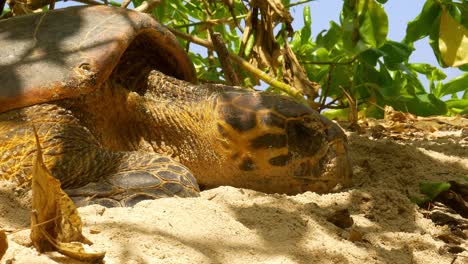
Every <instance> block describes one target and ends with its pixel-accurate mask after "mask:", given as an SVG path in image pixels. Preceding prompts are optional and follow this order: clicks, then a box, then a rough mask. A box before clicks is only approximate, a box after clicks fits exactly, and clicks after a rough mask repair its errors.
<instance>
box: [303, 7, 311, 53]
mask: <svg viewBox="0 0 468 264" xmlns="http://www.w3.org/2000/svg"><path fill="white" fill-rule="evenodd" d="M302 16H303V18H304V27H303V28H302V29H301V43H302V44H305V43H307V42H308V41H309V39H310V36H311V35H312V30H311V27H312V22H311V21H312V16H311V15H310V6H308V5H307V6H305V7H304V11H303V13H302Z"/></svg>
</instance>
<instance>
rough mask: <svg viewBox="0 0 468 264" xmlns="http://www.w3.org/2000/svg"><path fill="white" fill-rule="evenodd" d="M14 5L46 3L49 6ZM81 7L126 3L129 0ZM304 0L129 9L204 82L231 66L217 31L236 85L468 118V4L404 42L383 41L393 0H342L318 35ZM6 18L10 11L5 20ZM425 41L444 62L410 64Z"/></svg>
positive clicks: (423, 17)
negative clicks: (154, 23) (172, 36)
mask: <svg viewBox="0 0 468 264" xmlns="http://www.w3.org/2000/svg"><path fill="white" fill-rule="evenodd" d="M0 1H2V0H0ZM8 1H10V5H9V7H11V6H14V4H13V5H12V4H11V2H12V1H13V0H8ZM41 1H42V2H41ZM103 1H104V0H103ZM16 2H25V3H26V5H29V6H30V7H31V2H41V3H40V4H38V5H36V6H35V7H34V8H37V7H38V6H41V4H42V5H44V4H45V5H46V6H45V8H47V6H50V3H49V2H50V1H49V0H16ZM80 2H85V3H87V4H96V3H97V4H99V3H100V4H109V5H115V6H121V5H124V6H127V5H128V4H129V3H130V0H128V1H125V0H124V1H123V2H124V3H117V2H112V1H110V2H107V1H105V2H103V3H101V2H94V1H91V0H80ZM307 2H310V0H309V1H307V0H297V1H289V0H283V1H281V0H250V1H247V0H244V1H242V0H165V1H159V0H152V1H150V0H147V1H143V0H131V3H130V4H131V6H133V7H135V8H136V9H138V7H140V9H139V10H140V11H145V12H148V13H151V14H152V15H153V16H154V17H156V19H158V20H159V21H160V22H161V23H162V24H165V25H167V26H168V27H169V28H171V29H172V30H173V32H174V33H176V35H177V36H178V37H179V39H180V41H181V43H182V45H183V46H184V47H185V48H186V50H187V52H189V54H190V56H191V58H192V60H193V63H194V65H195V68H196V70H197V73H198V78H199V79H200V81H201V82H216V83H220V82H221V83H223V82H226V81H227V80H226V75H225V71H227V70H229V69H224V68H222V67H221V63H220V60H219V59H218V57H219V56H218V53H217V52H216V51H215V49H214V47H213V45H212V42H211V37H212V34H211V33H213V32H218V33H220V35H221V37H222V39H223V41H224V44H225V47H226V48H227V51H226V52H227V53H229V56H228V58H231V59H232V62H233V65H234V67H233V70H232V71H234V73H235V74H236V75H237V77H238V79H239V83H234V84H237V85H242V86H244V87H247V88H253V87H256V88H258V87H262V88H264V89H266V90H268V91H271V92H274V93H282V94H287V95H290V96H293V97H296V98H297V99H299V100H301V101H303V102H304V103H306V104H308V105H310V106H311V107H313V108H315V109H317V110H319V111H321V113H323V114H324V115H326V116H327V117H329V118H333V119H340V120H349V121H356V120H357V119H359V118H363V117H375V118H381V117H383V113H384V111H383V109H384V107H385V106H387V105H389V106H392V107H393V108H394V109H396V110H399V111H402V112H409V113H412V114H416V115H419V116H429V115H457V114H462V115H466V114H468V73H466V71H468V1H467V0H426V1H425V4H424V6H423V8H422V10H420V13H419V15H418V16H417V17H415V18H414V19H413V20H412V21H408V25H407V28H406V36H405V38H404V39H403V40H402V41H395V40H391V39H388V37H387V33H388V17H387V13H386V12H385V3H386V2H387V0H344V1H343V5H342V9H341V10H336V12H340V16H339V21H330V23H329V28H328V29H324V30H322V31H321V32H320V33H319V34H318V35H317V36H316V38H315V39H313V38H312V34H311V20H312V18H311V12H310V7H309V6H308V5H304V4H305V3H307ZM145 5H146V6H145ZM401 5H402V8H404V3H402V4H401ZM143 6H145V7H144V8H142V7H143ZM293 6H296V7H300V8H301V10H302V19H303V22H304V26H303V27H302V28H300V29H297V30H295V31H294V30H293V28H292V26H291V23H292V20H293V18H292V16H291V14H290V12H289V10H290V9H291V8H292V7H293ZM12 9H13V8H12ZM8 12H10V13H11V10H10V9H7V8H5V9H4V11H3V14H4V17H5V16H8ZM296 19H299V18H298V17H296ZM210 32H211V33H210ZM426 37H428V38H427V39H428V41H429V44H430V45H431V47H432V50H433V52H434V55H435V56H436V57H437V61H438V65H430V64H425V63H412V62H410V61H409V57H410V55H411V53H412V52H413V51H414V45H413V44H414V42H416V41H418V40H420V39H422V38H426ZM194 43H196V44H194ZM196 45H202V46H205V47H206V49H203V50H201V49H200V48H194V47H195V46H196ZM223 60H225V59H223ZM227 60H229V59H227ZM445 67H457V68H458V69H460V70H461V71H462V72H463V73H462V74H461V75H460V76H458V77H456V78H454V79H451V80H448V79H447V78H446V75H445V74H444V72H443V71H442V70H441V68H445ZM420 75H424V76H426V77H427V79H428V80H429V87H424V86H423V84H422V83H421V80H420V78H419V76H420ZM260 80H263V81H264V82H265V83H266V84H263V85H261V83H260Z"/></svg>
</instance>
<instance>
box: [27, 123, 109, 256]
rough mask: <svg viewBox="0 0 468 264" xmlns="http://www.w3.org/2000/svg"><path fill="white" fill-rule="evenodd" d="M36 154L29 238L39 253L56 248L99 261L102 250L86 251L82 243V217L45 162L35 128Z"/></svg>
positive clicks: (67, 254) (87, 241) (70, 254)
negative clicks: (95, 251)
mask: <svg viewBox="0 0 468 264" xmlns="http://www.w3.org/2000/svg"><path fill="white" fill-rule="evenodd" d="M34 135H35V137H36V143H37V155H36V160H35V162H34V165H33V172H32V215H31V240H32V243H33V245H34V247H35V248H36V249H37V250H38V251H39V252H45V251H52V250H57V251H59V252H60V253H62V254H64V255H66V256H69V257H71V258H75V259H79V260H85V261H100V260H102V259H103V258H104V255H105V253H104V252H97V253H87V252H86V251H85V249H84V248H83V245H82V244H81V243H85V244H91V242H90V241H89V240H88V239H86V238H85V237H84V236H83V235H82V233H81V228H82V224H81V219H80V216H79V215H78V211H77V209H76V206H75V205H74V203H73V201H72V200H71V199H70V197H68V195H67V194H66V193H65V192H64V191H63V190H62V189H61V188H60V181H59V180H57V179H55V178H54V177H53V176H52V174H51V173H50V171H49V170H48V169H47V167H46V166H45V164H44V161H43V158H42V150H41V146H40V144H39V137H38V136H37V132H36V129H35V128H34Z"/></svg>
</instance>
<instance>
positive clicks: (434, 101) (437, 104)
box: [387, 94, 447, 116]
mask: <svg viewBox="0 0 468 264" xmlns="http://www.w3.org/2000/svg"><path fill="white" fill-rule="evenodd" d="M387 103H388V104H389V105H391V106H393V107H394V108H395V109H396V110H399V111H403V112H406V111H408V112H410V113H413V114H416V115H418V116H431V115H444V114H446V113H447V105H446V104H445V103H444V102H443V101H441V100H440V99H438V98H436V97H435V96H434V95H433V94H417V95H415V96H401V97H399V98H396V99H394V100H391V101H388V102H387Z"/></svg>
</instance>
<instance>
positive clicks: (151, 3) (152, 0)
mask: <svg viewBox="0 0 468 264" xmlns="http://www.w3.org/2000/svg"><path fill="white" fill-rule="evenodd" d="M160 4H161V0H146V1H144V2H143V3H141V5H139V6H138V7H136V8H135V10H136V11H139V12H142V13H148V12H151V11H152V10H153V8H154V7H156V6H158V5H160Z"/></svg>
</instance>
